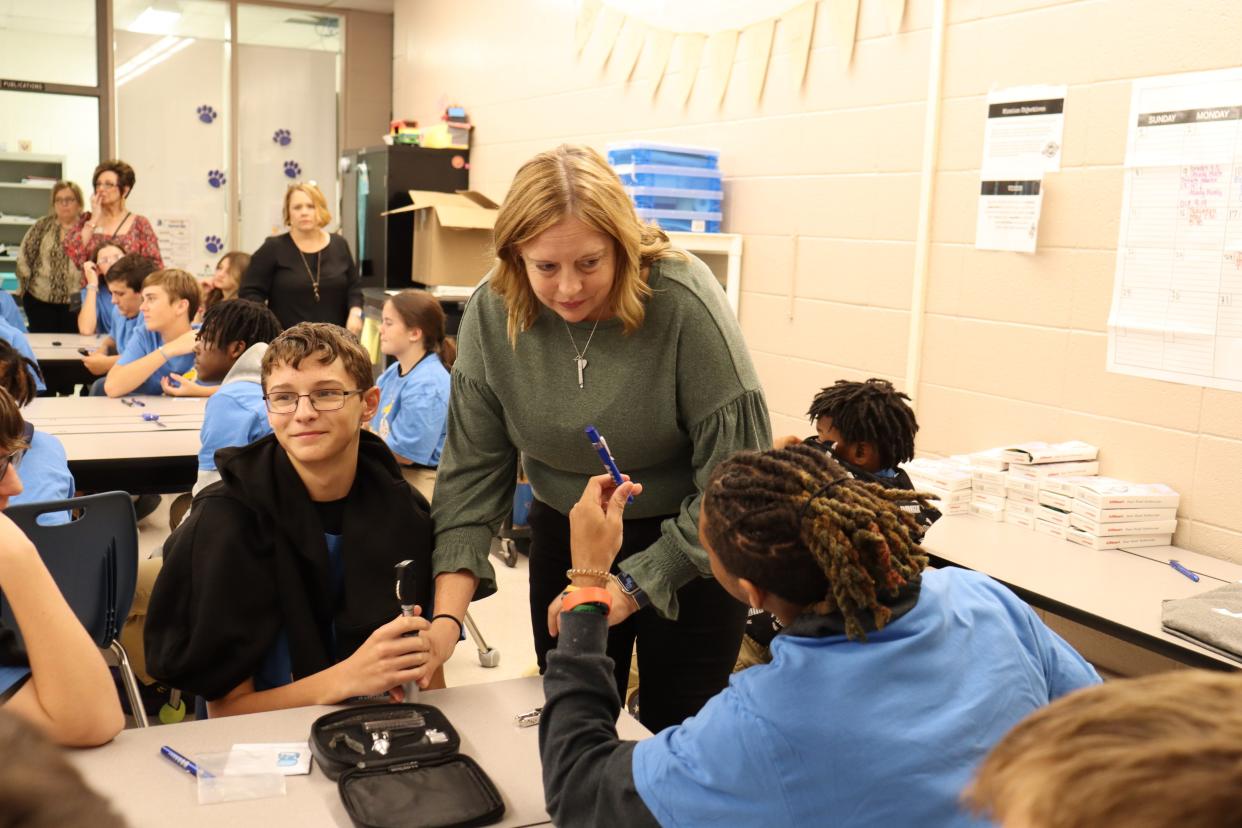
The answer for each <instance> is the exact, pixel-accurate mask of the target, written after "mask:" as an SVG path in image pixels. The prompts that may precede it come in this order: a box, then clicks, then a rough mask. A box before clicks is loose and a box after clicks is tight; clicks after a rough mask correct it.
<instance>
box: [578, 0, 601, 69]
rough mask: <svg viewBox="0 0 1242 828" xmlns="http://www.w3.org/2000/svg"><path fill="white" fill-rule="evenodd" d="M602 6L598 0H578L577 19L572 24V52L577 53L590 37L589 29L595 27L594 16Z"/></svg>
mask: <svg viewBox="0 0 1242 828" xmlns="http://www.w3.org/2000/svg"><path fill="white" fill-rule="evenodd" d="M602 7H603V3H602V2H600V0H579V3H578V20H577V22H576V23H575V24H574V54H575V55H576V54H579V53H580V52H581V51H582V47H583V46H585V45H586V44H587V41H588V40H590V38H591V30H592V29H594V28H595V18H596V16H598V15H599V10H600V9H601V8H602Z"/></svg>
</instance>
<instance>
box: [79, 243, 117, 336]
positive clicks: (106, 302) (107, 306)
mask: <svg viewBox="0 0 1242 828" xmlns="http://www.w3.org/2000/svg"><path fill="white" fill-rule="evenodd" d="M124 257H125V249H124V248H123V247H121V246H120V245H119V244H117V243H115V242H109V243H107V244H105V245H104V246H103V247H101V248H99V249H98V250H96V251H95V255H94V256H93V257H91V261H89V262H87V263H86V264H84V265H82V273H83V274H84V275H85V277H86V287H84V288H82V291H81V294H80V296H81V299H82V307H81V309H79V310H78V333H80V334H82V336H90V335H91V334H110V333H112V320H113V316H112V307H113V305H112V294H110V293H109V292H108V288H107V284H108V282H107V277H108V271H109V270H111V269H112V265H114V264H116V263H117V262H118V261H120V260H121V259H122V258H124Z"/></svg>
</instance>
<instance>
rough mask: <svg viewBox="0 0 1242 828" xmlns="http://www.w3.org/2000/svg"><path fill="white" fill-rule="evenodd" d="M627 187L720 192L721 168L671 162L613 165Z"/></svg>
mask: <svg viewBox="0 0 1242 828" xmlns="http://www.w3.org/2000/svg"><path fill="white" fill-rule="evenodd" d="M613 171H614V172H616V174H617V177H618V178H620V179H621V183H622V184H624V185H625V186H627V187H677V188H679V189H683V190H714V191H716V192H720V190H721V189H723V188H722V187H721V185H720V170H699V169H695V168H694V167H676V166H672V165H669V164H617V165H615V166H614V167H613Z"/></svg>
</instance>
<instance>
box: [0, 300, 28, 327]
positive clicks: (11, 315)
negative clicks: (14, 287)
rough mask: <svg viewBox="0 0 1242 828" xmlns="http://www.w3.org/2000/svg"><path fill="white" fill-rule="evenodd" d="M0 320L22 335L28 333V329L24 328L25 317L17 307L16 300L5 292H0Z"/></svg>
mask: <svg viewBox="0 0 1242 828" xmlns="http://www.w3.org/2000/svg"><path fill="white" fill-rule="evenodd" d="M0 319H3V320H4V321H5V322H8V323H9V324H10V325H12V326H13V327H14V328H17V329H18V330H19V331H21V332H22V333H30V329H29V328H28V327H26V317H24V316H22V309H21V308H19V307H18V306H17V300H16V299H14V298H13V294H11V293H9V292H8V291H7V290H0Z"/></svg>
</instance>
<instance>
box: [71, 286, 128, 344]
mask: <svg viewBox="0 0 1242 828" xmlns="http://www.w3.org/2000/svg"><path fill="white" fill-rule="evenodd" d="M78 296H79V297H80V298H81V301H82V304H83V305H85V304H86V288H82V289H81V290H80V291H78ZM115 307H116V305H114V304H112V294H111V293H109V292H108V291H106V290H97V291H95V333H97V334H110V333H112V320H113V316H112V310H113V308H115ZM114 338H115V337H114ZM119 352H120V351H119V350H118V353H119Z"/></svg>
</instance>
